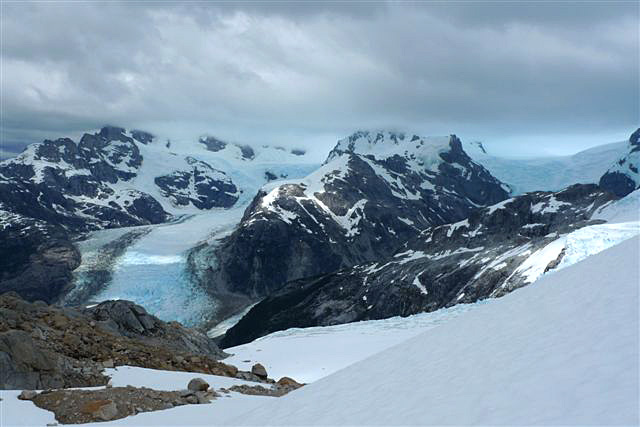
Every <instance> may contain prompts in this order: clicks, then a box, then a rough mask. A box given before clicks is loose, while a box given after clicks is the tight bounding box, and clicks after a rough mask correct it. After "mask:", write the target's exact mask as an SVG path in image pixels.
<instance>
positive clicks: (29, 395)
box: [18, 390, 38, 400]
mask: <svg viewBox="0 0 640 427" xmlns="http://www.w3.org/2000/svg"><path fill="white" fill-rule="evenodd" d="M37 395H38V392H37V391H34V390H23V391H22V393H20V395H19V396H18V399H20V400H32V399H33V398H34V397H36V396H37Z"/></svg>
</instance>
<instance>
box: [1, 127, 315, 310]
mask: <svg viewBox="0 0 640 427" xmlns="http://www.w3.org/2000/svg"><path fill="white" fill-rule="evenodd" d="M212 141H217V142H216V144H213V143H212ZM315 168H317V163H316V161H315V160H314V159H309V158H308V156H307V155H306V154H305V153H304V152H303V151H302V150H288V149H285V148H282V147H272V146H261V147H250V146H247V145H239V144H234V143H227V142H224V141H220V140H218V139H215V138H213V137H210V136H205V137H202V138H200V139H199V140H193V141H169V140H167V139H166V138H161V137H156V136H153V135H152V134H150V133H148V132H143V131H136V130H133V131H128V130H125V129H123V128H119V127H114V126H106V127H104V128H102V129H101V130H99V131H97V132H95V133H86V134H84V135H83V136H82V137H81V138H80V140H79V141H78V142H75V141H73V140H71V139H69V138H61V139H57V140H46V141H44V142H42V143H38V144H32V145H30V146H29V147H28V148H27V149H26V150H25V151H24V152H23V153H22V154H20V155H19V156H17V157H15V158H13V159H9V160H6V161H4V162H1V163H0V224H1V225H0V238H1V239H2V240H3V241H7V242H12V243H11V244H7V245H3V247H2V250H1V252H0V255H2V257H1V258H2V261H0V271H1V272H2V273H1V276H0V290H2V291H4V290H16V291H18V292H21V293H22V294H23V296H24V297H26V298H32V297H36V296H37V299H43V300H45V301H53V300H55V298H56V297H58V296H60V293H61V292H63V291H65V292H66V291H67V290H69V287H70V286H71V283H70V281H71V276H72V273H71V271H72V270H73V269H75V268H76V267H78V265H80V264H81V254H80V252H79V251H78V250H77V249H76V248H75V246H76V245H74V244H73V243H72V242H71V240H72V239H77V238H78V237H79V234H80V233H87V232H92V231H93V230H99V229H106V228H109V229H112V228H119V227H130V226H141V225H142V226H148V225H152V224H162V223H166V222H167V221H172V222H179V223H181V224H183V225H182V227H183V228H184V227H188V225H189V224H184V223H185V222H189V218H192V217H193V216H205V218H204V220H203V219H202V218H198V221H197V227H198V229H197V230H196V231H195V232H191V233H190V234H189V236H188V237H185V235H184V233H183V234H182V235H179V237H178V240H181V239H182V240H184V242H183V244H184V245H186V247H184V248H181V249H180V251H184V250H187V249H189V248H190V247H191V246H193V245H195V244H197V243H198V241H200V240H205V239H206V238H207V237H208V236H209V234H210V231H211V227H215V226H216V225H217V224H218V223H219V222H220V220H219V217H221V218H223V221H229V218H230V217H233V218H237V219H233V222H234V223H236V222H237V221H238V220H239V217H240V216H241V211H240V212H239V214H237V215H228V214H226V213H224V212H226V210H230V209H231V210H232V209H234V208H236V207H238V208H239V209H241V210H242V209H244V205H246V204H247V203H248V202H249V201H250V200H251V198H252V197H253V196H254V195H255V194H256V192H257V191H258V189H259V188H260V187H261V186H262V185H263V184H265V183H267V182H269V181H272V180H274V179H283V178H285V177H288V176H291V177H300V176H304V175H306V174H308V173H309V172H310V171H312V170H314V169H315ZM143 231H144V230H139V231H138V232H137V236H141V235H142V234H146V233H148V232H150V231H152V230H150V229H149V230H146V231H144V232H143ZM116 234H117V233H116ZM151 234H152V235H153V232H152V233H151ZM125 240H126V242H128V243H127V244H131V243H133V242H134V241H135V239H128V240H127V239H125ZM113 243H115V244H121V243H122V242H113ZM106 244H107V245H111V242H107V243H106ZM160 244H161V243H160ZM157 245H158V244H157V243H156V246H157ZM189 245H191V246H189ZM111 246H113V245H111ZM125 249H126V248H122V250H120V251H119V252H117V253H118V254H122V253H123V251H124V250H125ZM111 252H113V251H111ZM18 254H19V255H18ZM174 255H175V256H178V257H179V256H180V255H181V254H180V253H176V254H174ZM103 273H104V274H103ZM91 276H92V277H93V278H94V281H96V280H97V281H102V279H103V278H105V277H109V272H100V271H99V272H96V274H93V273H91ZM51 277H53V278H55V280H50V278H51ZM107 285H108V283H101V284H100V286H107ZM170 320H171V319H170Z"/></svg>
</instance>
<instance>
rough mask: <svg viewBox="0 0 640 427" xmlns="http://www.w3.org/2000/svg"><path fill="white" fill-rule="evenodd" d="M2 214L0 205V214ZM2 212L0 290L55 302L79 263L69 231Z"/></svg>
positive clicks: (31, 298)
mask: <svg viewBox="0 0 640 427" xmlns="http://www.w3.org/2000/svg"><path fill="white" fill-rule="evenodd" d="M2 213H3V211H2V209H1V204H0V217H2ZM5 214H6V217H5V219H6V221H5V222H4V223H3V224H2V225H0V241H1V242H2V245H0V293H4V292H9V291H14V292H17V293H18V294H20V296H21V297H23V298H25V299H27V300H30V301H37V300H42V301H45V302H47V303H51V302H54V301H55V300H56V299H57V298H58V296H59V295H60V294H62V293H63V292H64V291H65V289H66V288H67V286H68V285H69V283H70V282H71V278H72V271H73V270H74V269H75V268H77V267H78V265H80V253H79V252H78V250H77V249H76V247H75V246H74V244H73V243H72V242H71V240H70V236H69V233H68V232H67V230H65V229H64V228H62V227H59V226H56V225H52V224H48V223H46V222H44V221H40V220H35V219H33V218H28V217H25V216H21V215H18V214H8V213H6V212H5ZM0 220H1V218H0Z"/></svg>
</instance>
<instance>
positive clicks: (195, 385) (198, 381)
mask: <svg viewBox="0 0 640 427" xmlns="http://www.w3.org/2000/svg"><path fill="white" fill-rule="evenodd" d="M187 388H188V389H189V390H192V391H207V390H208V389H209V383H208V382H206V381H205V380H203V379H202V378H194V379H192V380H191V381H189V385H187Z"/></svg>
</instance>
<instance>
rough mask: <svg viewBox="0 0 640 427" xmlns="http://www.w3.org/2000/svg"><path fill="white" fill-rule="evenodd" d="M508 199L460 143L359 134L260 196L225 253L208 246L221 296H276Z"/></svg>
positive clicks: (203, 258) (212, 279) (207, 260)
mask: <svg viewBox="0 0 640 427" xmlns="http://www.w3.org/2000/svg"><path fill="white" fill-rule="evenodd" d="M506 198H507V192H506V191H505V188H504V187H503V185H502V184H501V183H500V182H499V181H498V180H496V179H495V178H494V177H493V176H491V174H489V173H488V172H487V171H486V170H485V169H484V168H483V167H481V166H479V165H478V164H476V163H474V162H473V161H472V160H471V159H470V158H469V157H468V156H467V155H466V154H465V152H464V151H463V150H462V146H461V143H460V140H459V139H458V138H457V137H455V136H450V137H439V138H421V137H418V136H416V135H405V134H400V133H390V132H380V133H370V132H358V133H355V134H353V135H352V136H350V137H349V138H346V139H344V140H341V141H340V142H338V144H337V146H336V147H335V148H334V150H333V151H331V153H330V155H329V157H328V159H327V161H326V162H325V164H324V165H323V166H322V167H321V168H320V169H319V170H317V171H316V172H314V173H313V174H311V175H310V176H308V177H307V178H306V179H304V180H302V181H300V182H299V183H293V184H284V185H280V186H277V187H275V188H273V189H272V190H270V191H269V192H261V193H259V194H258V195H257V196H256V197H255V198H254V200H253V202H252V203H251V205H250V206H249V207H248V208H247V209H246V211H245V213H244V216H243V218H242V221H241V222H240V224H239V226H238V227H237V228H236V230H235V231H234V232H233V233H232V234H231V235H230V236H229V237H228V238H226V239H225V240H224V241H223V242H222V243H221V244H220V245H219V246H217V247H215V248H214V247H209V246H205V247H203V248H200V251H199V254H198V256H194V257H193V258H197V259H198V261H199V262H200V263H204V264H205V265H206V264H208V265H209V266H210V269H209V270H208V272H207V274H206V275H205V278H204V281H205V282H206V284H207V285H208V286H209V287H211V288H213V292H214V293H215V292H218V293H225V292H227V293H234V294H236V295H238V294H239V295H245V296H246V297H247V300H255V299H257V298H261V297H264V296H266V295H270V294H271V293H273V292H274V291H276V290H278V289H279V288H280V287H281V286H283V285H284V284H285V283H286V282H288V281H291V280H295V279H300V278H303V277H309V276H313V275H318V274H323V273H328V272H332V271H335V270H338V269H340V268H344V267H349V266H352V265H356V264H360V263H364V262H367V261H372V260H376V259H380V258H384V257H387V256H389V255H391V254H393V253H394V252H395V251H396V250H397V249H398V248H400V247H401V246H402V245H403V244H404V243H405V242H406V241H407V240H409V239H410V238H411V237H413V236H415V235H416V234H417V233H419V232H420V231H421V230H423V229H425V228H426V227H429V226H433V225H440V224H444V223H449V222H455V221H459V220H461V219H463V218H466V217H467V216H469V214H471V213H472V212H473V211H475V210H477V209H478V208H480V207H483V206H488V205H492V204H494V203H496V202H499V201H501V200H504V199H506Z"/></svg>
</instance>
